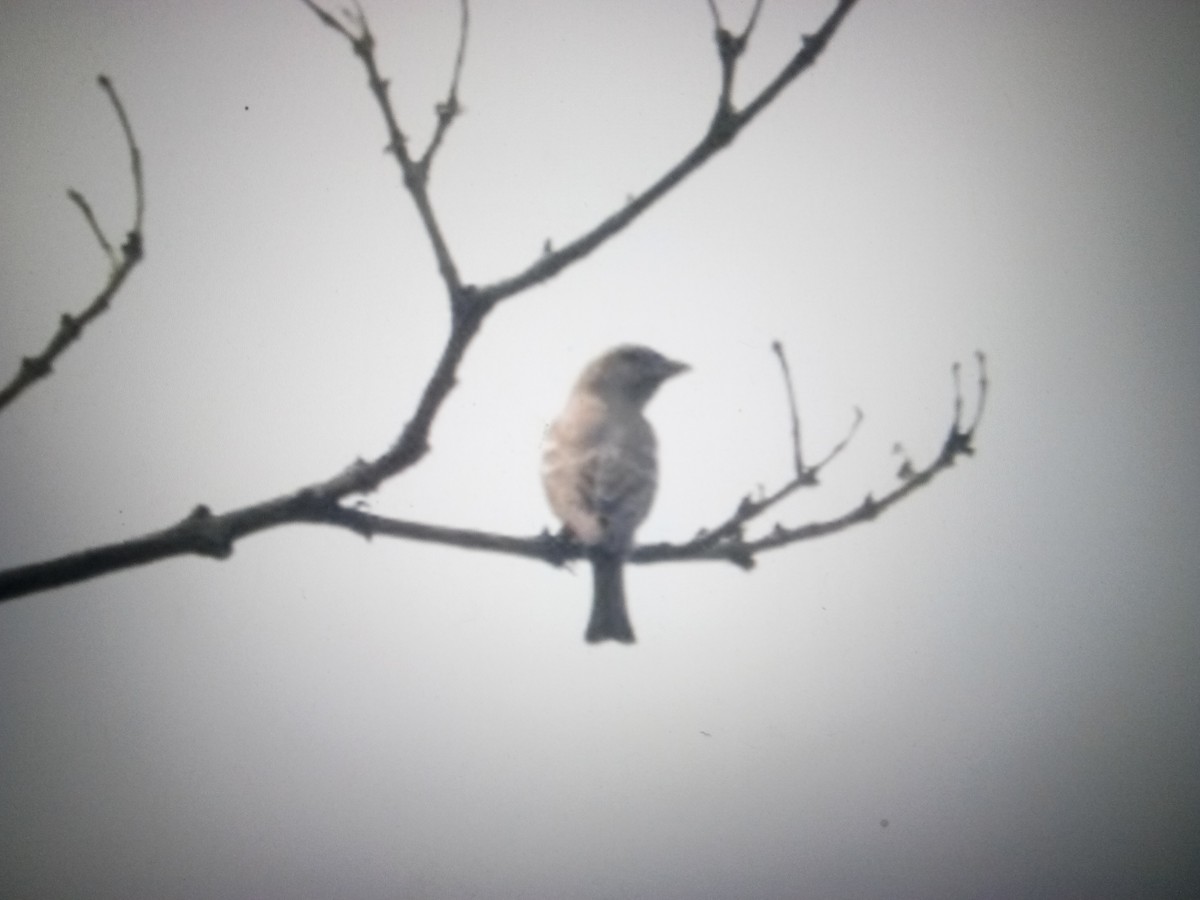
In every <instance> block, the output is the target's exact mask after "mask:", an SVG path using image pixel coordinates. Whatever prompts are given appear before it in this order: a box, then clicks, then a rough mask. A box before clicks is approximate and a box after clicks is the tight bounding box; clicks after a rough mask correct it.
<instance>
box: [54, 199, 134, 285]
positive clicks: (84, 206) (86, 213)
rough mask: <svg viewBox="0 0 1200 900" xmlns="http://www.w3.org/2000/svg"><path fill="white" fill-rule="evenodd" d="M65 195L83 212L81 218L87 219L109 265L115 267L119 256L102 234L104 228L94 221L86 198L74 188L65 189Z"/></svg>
mask: <svg viewBox="0 0 1200 900" xmlns="http://www.w3.org/2000/svg"><path fill="white" fill-rule="evenodd" d="M67 197H69V198H70V200H71V202H72V203H74V204H75V205H76V206H78V207H79V211H80V212H81V213H83V218H84V219H85V220H86V221H87V223H88V227H89V228H91V229H92V234H93V235H95V237H96V240H97V241H99V242H100V249H101V250H103V251H104V255H105V256H107V257H108V262H109V265H110V266H111V267H112V268H114V269H115V268H116V267H117V266H119V265H120V264H121V258H120V257H119V256H117V251H116V250H114V249H113V246H112V244H110V243H109V242H108V238H107V237H106V236H105V234H104V229H103V228H101V227H100V223H99V222H98V221H96V214H95V213H94V212H92V206H91V204H90V203H88V202H87V198H86V197H84V196H83V194H81V193H79V191H77V190H75V189H74V188H68V189H67Z"/></svg>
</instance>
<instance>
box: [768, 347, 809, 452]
mask: <svg viewBox="0 0 1200 900" xmlns="http://www.w3.org/2000/svg"><path fill="white" fill-rule="evenodd" d="M771 349H772V350H773V351H774V352H775V355H776V356H777V357H778V358H779V368H780V369H782V370H783V386H784V387H785V388H787V399H788V412H789V413H790V414H791V418H792V462H793V465H794V466H795V469H796V474H797V475H801V474H803V473H804V451H803V449H801V446H800V414H799V413H798V412H797V411H796V392H795V390H794V389H793V388H792V372H791V369H789V368H788V362H787V356H785V355H784V352H783V344H781V343H779V341H772V342H771Z"/></svg>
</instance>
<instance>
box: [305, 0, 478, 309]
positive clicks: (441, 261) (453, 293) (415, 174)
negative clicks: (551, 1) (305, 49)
mask: <svg viewBox="0 0 1200 900" xmlns="http://www.w3.org/2000/svg"><path fill="white" fill-rule="evenodd" d="M301 2H302V3H303V4H304V5H305V6H307V7H308V8H309V9H311V10H312V11H313V12H314V13H316V14H317V17H318V18H319V19H320V20H321V22H323V23H324V24H325V25H328V26H329V27H330V28H332V29H333V30H335V31H337V32H338V33H339V34H341V35H342V36H343V37H345V38H346V40H348V41H349V42H350V46H351V47H352V48H353V50H354V53H355V55H356V56H357V57H358V58H359V59H360V60H361V61H362V64H363V66H364V67H365V68H366V70H367V82H368V84H369V85H370V87H371V93H372V95H373V96H374V97H375V102H376V104H377V105H378V106H379V111H380V113H381V114H382V115H383V121H384V126H385V127H386V129H387V135H388V144H387V151H388V152H389V153H391V154H392V156H394V157H395V159H396V163H397V164H398V165H399V166H400V174H401V176H402V177H403V179H404V186H405V188H407V189H408V193H409V195H410V196H411V197H412V199H413V204H414V205H415V206H416V207H417V214H418V215H419V216H420V217H421V225H422V226H423V227H424V229H425V234H426V235H427V236H428V238H429V242H430V244H431V245H432V247H433V254H434V257H435V258H436V259H437V266H438V271H439V272H440V273H441V275H442V281H444V282H445V284H446V289H447V291H448V292H449V295H450V304H451V306H452V307H458V306H459V305H461V304H463V303H464V302H466V300H467V298H466V297H465V295H464V288H463V283H462V280H461V279H460V278H459V274H458V267H457V266H456V265H455V263H454V258H453V256H452V255H451V253H450V248H449V246H448V245H447V244H446V239H445V237H444V236H443V235H442V229H441V226H440V225H439V224H438V220H437V216H436V215H435V214H434V212H433V204H432V203H431V202H430V200H429V191H428V188H427V175H428V173H427V172H426V171H425V168H424V166H422V165H421V164H420V163H419V162H418V161H417V160H414V159H413V158H412V155H411V154H410V153H409V150H408V141H407V138H405V136H404V132H403V131H401V129H400V123H399V120H398V119H397V116H396V111H395V110H394V109H392V103H391V100H390V99H389V97H388V88H389V82H388V81H387V79H386V78H384V77H383V76H381V75H380V74H379V67H378V65H377V64H376V62H375V37H374V35H372V34H371V29H370V26H369V24H368V23H367V17H366V16H365V15H364V14H363V12H362V11H361V10H359V12H358V14H357V15H356V16H355V17H354V24H355V26H356V27H357V28H358V34H357V35H356V34H354V33H353V32H352V31H350V30H349V29H348V28H346V27H345V26H344V25H342V24H341V23H340V22H338V20H337V19H335V18H334V17H333V16H331V15H330V14H329V13H327V12H326V11H325V10H323V9H321V7H320V6H318V5H317V4H316V3H314V2H313V0H301ZM465 41H466V30H465V26H464V30H463V32H462V37H461V40H460V46H462V43H463V42H465ZM444 130H445V129H443V131H444Z"/></svg>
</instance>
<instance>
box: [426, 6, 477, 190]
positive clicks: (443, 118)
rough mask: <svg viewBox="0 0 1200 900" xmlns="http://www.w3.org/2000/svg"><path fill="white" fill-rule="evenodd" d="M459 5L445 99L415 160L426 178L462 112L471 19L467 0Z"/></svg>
mask: <svg viewBox="0 0 1200 900" xmlns="http://www.w3.org/2000/svg"><path fill="white" fill-rule="evenodd" d="M459 6H460V9H461V10H462V16H461V20H460V23H459V31H458V52H457V53H456V54H455V57H454V74H453V76H451V78H450V90H449V92H447V94H446V99H445V100H444V101H443V102H442V103H439V104H437V106H436V107H435V108H434V112H435V113H437V126H436V127H435V128H434V131H433V137H432V138H431V139H430V141H429V147H428V148H426V150H425V152H424V153H423V154H422V155H421V158H420V160H418V162H417V166H418V167H419V168H420V169H421V172H422V174H423V176H424V177H425V178H426V179H428V177H429V168H430V166H432V165H433V157H434V154H435V153H437V151H438V147H440V146H441V144H442V138H443V137H445V135H446V132H447V131H449V129H450V126H451V125H452V124H453V123H454V120H455V119H457V118H458V116H459V114H460V113H461V112H462V105H461V104H460V103H459V102H458V81H459V79H460V78H461V77H462V70H463V59H464V58H465V57H466V52H467V29H468V27H469V26H470V23H471V19H470V9H469V7H468V4H467V0H459Z"/></svg>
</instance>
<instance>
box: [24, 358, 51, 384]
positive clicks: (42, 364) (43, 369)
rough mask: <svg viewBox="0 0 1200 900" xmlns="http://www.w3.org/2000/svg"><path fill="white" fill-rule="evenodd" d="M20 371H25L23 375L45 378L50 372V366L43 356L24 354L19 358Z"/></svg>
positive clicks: (31, 377)
mask: <svg viewBox="0 0 1200 900" xmlns="http://www.w3.org/2000/svg"><path fill="white" fill-rule="evenodd" d="M21 371H22V372H24V373H25V377H27V378H30V379H33V378H45V377H46V376H47V375H49V374H50V372H51V371H52V368H51V366H50V360H48V359H46V357H44V356H25V357H22V359H21Z"/></svg>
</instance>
